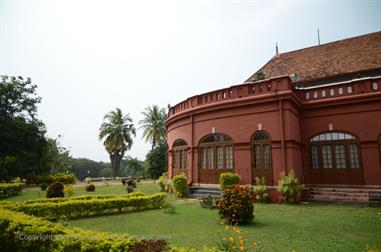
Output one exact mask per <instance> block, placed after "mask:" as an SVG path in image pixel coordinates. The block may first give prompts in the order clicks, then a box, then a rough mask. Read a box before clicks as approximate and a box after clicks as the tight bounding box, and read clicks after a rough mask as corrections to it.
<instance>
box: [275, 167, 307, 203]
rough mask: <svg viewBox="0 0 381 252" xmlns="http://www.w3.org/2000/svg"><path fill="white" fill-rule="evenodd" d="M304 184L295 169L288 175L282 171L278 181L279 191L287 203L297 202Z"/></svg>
mask: <svg viewBox="0 0 381 252" xmlns="http://www.w3.org/2000/svg"><path fill="white" fill-rule="evenodd" d="M303 188H304V185H301V184H300V182H299V180H298V178H297V177H296V176H295V173H294V171H293V170H291V171H290V172H289V174H288V175H287V176H286V175H285V174H284V172H282V173H281V178H280V180H279V182H278V188H277V189H278V191H279V192H280V193H282V195H283V197H284V200H285V201H286V202H287V203H295V202H297V200H298V199H299V197H300V193H301V191H302V190H303Z"/></svg>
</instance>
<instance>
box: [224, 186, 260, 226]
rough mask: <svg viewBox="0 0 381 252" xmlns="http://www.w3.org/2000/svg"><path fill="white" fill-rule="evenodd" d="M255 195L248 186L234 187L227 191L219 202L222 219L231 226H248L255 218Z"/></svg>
mask: <svg viewBox="0 0 381 252" xmlns="http://www.w3.org/2000/svg"><path fill="white" fill-rule="evenodd" d="M253 201H254V193H253V190H252V189H251V188H249V187H247V186H245V187H240V186H239V185H234V186H233V187H232V188H230V189H225V190H224V193H223V196H222V198H221V200H218V201H217V208H218V214H219V215H220V218H221V219H222V220H223V221H225V222H227V223H231V224H247V223H250V222H251V221H252V220H253V218H254V214H253V211H254V206H253Z"/></svg>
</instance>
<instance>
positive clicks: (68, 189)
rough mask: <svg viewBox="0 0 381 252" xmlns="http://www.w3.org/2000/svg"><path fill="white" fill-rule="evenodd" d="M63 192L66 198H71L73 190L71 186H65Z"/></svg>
mask: <svg viewBox="0 0 381 252" xmlns="http://www.w3.org/2000/svg"><path fill="white" fill-rule="evenodd" d="M64 192H65V195H66V197H69V198H70V197H73V195H74V193H75V190H74V186H73V185H65V188H64Z"/></svg>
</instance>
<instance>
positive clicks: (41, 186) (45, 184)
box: [39, 183, 48, 191]
mask: <svg viewBox="0 0 381 252" xmlns="http://www.w3.org/2000/svg"><path fill="white" fill-rule="evenodd" d="M39 186H40V189H41V191H46V189H47V188H48V184H47V183H41V184H40V185H39Z"/></svg>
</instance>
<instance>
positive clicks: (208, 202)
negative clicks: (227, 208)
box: [199, 194, 216, 209]
mask: <svg viewBox="0 0 381 252" xmlns="http://www.w3.org/2000/svg"><path fill="white" fill-rule="evenodd" d="M199 201H200V206H201V207H202V208H209V209H214V208H216V204H215V198H213V196H212V195H211V194H208V195H205V196H202V197H200V198H199Z"/></svg>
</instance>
